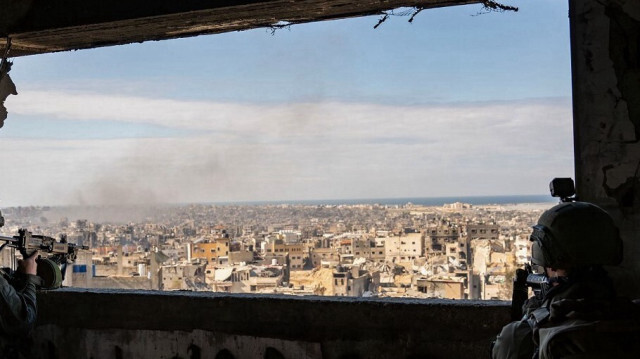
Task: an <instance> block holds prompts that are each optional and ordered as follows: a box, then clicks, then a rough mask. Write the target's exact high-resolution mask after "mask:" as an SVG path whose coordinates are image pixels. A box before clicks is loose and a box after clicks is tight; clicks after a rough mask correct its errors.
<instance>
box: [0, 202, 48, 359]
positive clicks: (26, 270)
mask: <svg viewBox="0 0 640 359" xmlns="http://www.w3.org/2000/svg"><path fill="white" fill-rule="evenodd" d="M0 223H1V224H4V218H2V213H0ZM37 257H38V253H37V251H34V252H33V253H32V254H31V255H30V256H28V257H26V258H24V259H22V260H19V261H18V270H17V272H16V274H15V275H14V276H13V277H12V278H11V283H9V281H8V280H7V278H5V277H4V276H3V275H0V358H3V359H4V358H7V359H9V358H18V357H19V355H18V354H17V352H18V351H22V350H24V348H21V346H23V344H22V342H23V340H24V339H25V338H26V337H27V335H28V334H29V332H31V330H32V329H33V326H34V325H35V322H36V315H37V306H36V285H38V284H40V281H41V279H40V278H39V277H38V276H37V275H36V273H37V269H38V265H37V263H36V259H37Z"/></svg>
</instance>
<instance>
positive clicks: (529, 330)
mask: <svg viewBox="0 0 640 359" xmlns="http://www.w3.org/2000/svg"><path fill="white" fill-rule="evenodd" d="M582 278H583V279H582V280H578V281H575V282H573V283H562V284H560V285H558V286H555V287H552V288H551V289H550V290H549V292H548V293H547V295H546V296H545V298H544V300H543V301H542V303H539V302H538V301H537V300H535V298H532V299H531V300H529V301H528V303H527V304H526V306H527V308H525V313H526V314H525V316H524V318H523V319H522V320H521V321H517V322H512V323H509V324H507V325H506V326H505V327H504V328H503V329H502V331H501V332H500V334H499V335H498V337H497V338H496V341H495V344H494V346H493V348H492V353H491V356H492V358H494V359H505V358H527V359H531V358H540V359H543V358H544V359H548V358H567V357H570V358H602V357H610V358H639V357H640V355H639V353H640V344H639V343H640V342H639V340H640V337H639V336H638V335H639V334H640V324H639V323H640V320H639V318H640V308H639V307H638V306H636V305H634V304H633V303H632V302H630V301H628V300H623V299H619V298H616V296H615V291H614V290H613V287H612V285H611V283H610V280H609V279H608V277H607V276H606V274H605V272H604V270H602V269H601V268H595V269H590V270H589V271H588V272H586V273H584V275H583V276H582ZM551 338H553V339H551Z"/></svg>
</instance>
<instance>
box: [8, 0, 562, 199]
mask: <svg viewBox="0 0 640 359" xmlns="http://www.w3.org/2000/svg"><path fill="white" fill-rule="evenodd" d="M512 3H513V4H515V5H516V6H519V7H520V11H519V12H517V13H509V12H507V13H488V14H482V15H478V12H479V11H480V10H481V6H478V5H474V6H460V7H454V8H447V9H437V10H429V11H424V12H422V13H421V14H419V15H418V16H417V17H416V18H415V19H414V21H413V23H412V24H409V23H408V22H407V20H408V17H406V16H397V17H393V16H392V17H390V18H389V19H388V20H387V21H386V22H385V23H383V24H382V25H381V26H380V27H378V28H377V29H375V30H374V29H373V26H374V25H375V24H376V23H377V21H378V19H379V17H376V16H373V17H365V18H358V19H347V20H339V21H330V22H321V23H313V24H303V25H294V26H292V27H291V28H290V29H280V30H277V31H276V32H275V33H274V34H273V35H272V34H271V33H270V32H269V31H268V30H266V29H257V30H251V31H245V32H239V33H228V34H220V35H215V36H200V37H196V38H189V39H179V40H171V41H163V42H148V43H143V44H133V45H126V46H118V47H110V48H101V49H93V50H82V51H77V52H67V53H60V54H49V55H38V56H32V57H26V58H17V59H14V67H13V70H12V73H11V75H12V77H13V79H14V81H15V82H16V85H17V87H18V92H19V95H18V96H10V97H9V98H8V99H7V101H6V106H7V107H8V110H9V117H8V118H7V121H6V122H5V126H4V128H2V129H1V130H0V153H2V155H1V158H2V162H3V169H2V172H3V176H2V178H1V179H0V188H2V191H1V192H0V207H6V206H14V205H30V204H33V205H65V204H117V203H124V204H136V203H144V204H153V203H185V202H233V201H270V200H283V201H284V200H304V199H318V200H321V199H338V198H394V197H443V196H452V195H460V196H482V195H485V196H486V195H500V194H502V195H509V194H536V193H544V192H545V189H546V185H547V183H548V182H549V180H550V179H551V178H553V177H570V176H572V174H573V163H572V141H571V131H572V130H571V98H570V93H571V90H570V88H571V86H570V72H569V66H570V64H569V45H568V43H569V36H568V19H567V17H566V4H562V3H558V2H554V1H539V2H536V3H535V4H528V3H523V2H518V1H515V2H512ZM398 13H400V12H398ZM475 15H478V16H475ZM542 15H544V16H542ZM523 39H526V40H523ZM469 54H472V55H471V56H470V55H469Z"/></svg>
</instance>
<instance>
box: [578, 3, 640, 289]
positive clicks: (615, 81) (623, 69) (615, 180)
mask: <svg viewBox="0 0 640 359" xmlns="http://www.w3.org/2000/svg"><path fill="white" fill-rule="evenodd" d="M569 16H570V18H571V52H572V54H571V56H572V72H573V73H572V75H573V103H574V138H575V139H574V141H575V163H576V187H577V192H578V196H579V197H580V199H581V200H585V201H589V202H594V203H596V204H598V205H600V206H602V207H604V208H605V209H606V210H608V211H609V212H610V213H611V214H612V215H613V216H614V218H615V219H616V221H617V223H618V224H619V226H620V228H621V236H622V238H623V241H624V246H625V252H624V255H625V258H624V261H623V263H622V265H621V266H620V268H612V269H611V270H610V271H611V273H612V274H613V275H614V276H615V278H616V281H617V282H619V283H620V285H619V286H618V287H619V288H622V293H621V294H623V295H628V296H632V297H636V298H638V297H640V261H638V260H637V259H638V258H640V244H639V243H640V177H639V174H640V2H638V1H635V0H569ZM623 282H624V283H626V284H624V285H622V283H623ZM631 283H633V284H631Z"/></svg>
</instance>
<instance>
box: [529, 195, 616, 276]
mask: <svg viewBox="0 0 640 359" xmlns="http://www.w3.org/2000/svg"><path fill="white" fill-rule="evenodd" d="M531 241H532V242H533V244H532V247H531V262H532V263H533V264H537V265H540V266H544V267H551V268H576V267H583V266H589V265H617V264H620V262H621V261H622V240H621V239H620V234H619V231H618V228H617V227H616V225H615V224H614V223H613V219H612V218H611V216H609V214H608V213H607V212H605V211H604V210H603V209H602V208H600V207H598V206H596V205H594V204H591V203H586V202H569V203H562V204H559V205H557V206H555V207H553V208H551V209H549V210H547V211H545V212H544V213H543V214H542V216H540V219H539V220H538V224H537V225H535V226H533V233H532V234H531Z"/></svg>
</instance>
